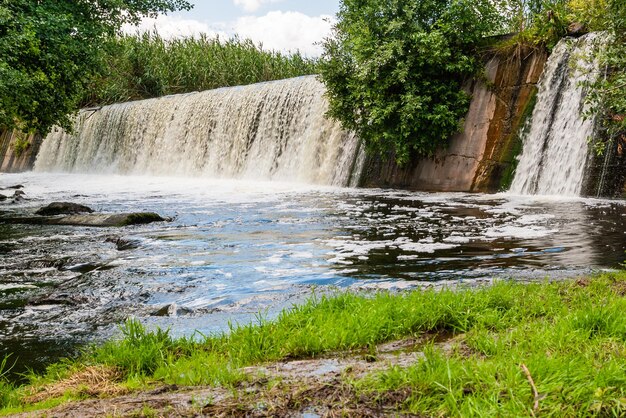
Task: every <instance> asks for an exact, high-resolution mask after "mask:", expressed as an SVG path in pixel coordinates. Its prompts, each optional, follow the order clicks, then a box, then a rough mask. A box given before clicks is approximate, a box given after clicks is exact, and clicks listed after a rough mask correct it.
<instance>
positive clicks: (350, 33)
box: [320, 0, 500, 163]
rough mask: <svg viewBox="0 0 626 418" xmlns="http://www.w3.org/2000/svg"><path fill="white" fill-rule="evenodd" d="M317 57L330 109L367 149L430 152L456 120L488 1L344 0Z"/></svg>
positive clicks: (404, 157)
mask: <svg viewBox="0 0 626 418" xmlns="http://www.w3.org/2000/svg"><path fill="white" fill-rule="evenodd" d="M337 17H338V21H337V23H336V25H335V27H334V34H333V36H332V37H330V38H328V39H326V40H325V41H324V50H325V52H324V55H323V59H322V62H321V63H320V72H321V78H322V80H323V82H324V83H325V84H326V87H327V91H328V93H327V95H328V98H329V102H330V106H329V111H328V115H329V116H331V117H333V118H335V119H337V120H339V121H341V122H342V124H343V125H344V127H346V128H348V129H351V130H354V131H355V132H356V133H357V134H358V135H359V136H360V137H361V139H362V140H363V141H364V142H365V144H366V145H367V147H368V149H369V150H370V151H374V152H378V153H381V154H383V155H387V153H389V152H394V153H395V158H396V160H397V161H398V162H399V163H405V162H407V161H408V159H409V156H410V155H411V153H418V154H421V155H432V154H433V153H434V151H435V150H436V149H437V148H438V147H440V146H442V145H445V144H446V143H447V141H448V139H449V138H450V136H451V135H452V134H453V133H455V132H457V131H458V130H459V129H460V127H461V121H462V118H463V116H464V115H465V114H466V113H467V110H468V106H469V100H470V97H469V95H468V94H467V93H466V92H465V91H463V88H462V87H463V83H464V82H465V81H466V80H468V79H470V78H471V77H473V76H474V75H476V73H477V71H478V70H479V69H480V68H481V67H482V66H481V64H480V59H479V58H478V53H477V51H478V48H479V45H480V44H481V42H483V38H484V36H485V35H487V34H491V33H494V32H496V31H497V29H498V28H499V23H498V22H499V21H500V19H499V18H498V14H497V10H496V8H495V6H494V5H493V3H492V2H491V1H490V0H386V1H383V0H343V1H342V3H341V6H340V11H339V13H338V16H337Z"/></svg>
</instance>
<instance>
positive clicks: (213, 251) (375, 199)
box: [0, 173, 626, 370]
mask: <svg viewBox="0 0 626 418" xmlns="http://www.w3.org/2000/svg"><path fill="white" fill-rule="evenodd" d="M18 183H19V184H22V185H24V191H25V192H26V197H27V200H25V201H23V202H20V203H17V204H10V203H0V216H1V217H7V216H14V215H16V214H20V215H24V214H29V213H32V212H33V211H34V210H35V209H36V208H39V207H41V206H43V205H45V204H47V203H49V202H52V201H72V202H77V203H82V204H85V205H88V206H90V207H92V208H93V209H95V210H97V211H100V212H123V211H154V212H157V213H159V214H161V215H163V216H167V217H171V218H172V220H171V221H170V222H166V223H157V224H151V225H144V226H134V227H126V228H119V229H117V228H116V229H107V228H86V227H70V226H63V227H61V226H23V225H3V224H1V223H0V353H4V354H6V353H14V357H13V360H12V361H16V360H17V365H16V369H15V370H23V369H24V368H25V367H30V368H34V369H38V368H40V367H42V366H43V365H45V364H47V363H49V362H50V361H53V360H56V359H58V358H59V357H63V356H66V355H68V354H72V353H74V352H75V350H76V348H77V347H79V346H81V345H82V344H86V343H90V342H94V341H101V340H102V339H105V338H109V337H110V336H111V335H114V334H115V333H116V332H117V330H118V324H119V323H121V322H122V321H123V320H124V319H125V318H128V317H131V316H132V317H137V318H139V319H140V320H141V321H142V322H144V323H146V324H148V325H150V326H160V327H165V328H166V327H171V332H172V333H173V334H174V335H177V336H179V335H192V334H193V333H194V331H199V332H201V333H203V334H205V335H206V334H210V333H215V332H221V331H226V330H228V326H229V325H228V324H229V322H230V323H238V322H239V323H248V322H249V321H254V320H257V318H258V316H259V315H261V316H265V317H268V318H272V317H274V316H275V315H276V314H277V313H278V312H279V311H280V310H282V309H284V308H288V307H289V306H291V305H292V304H294V303H298V302H301V301H302V300H304V299H305V298H307V297H310V295H311V294H312V293H313V292H316V293H326V292H332V291H335V290H336V289H340V290H344V289H350V290H364V289H390V290H392V291H395V290H399V291H400V290H403V289H407V288H415V287H428V286H457V285H459V284H462V285H463V284H464V285H476V284H481V283H488V282H490V281H491V280H492V279H494V278H500V279H513V280H546V279H548V278H549V279H560V278H564V277H572V276H577V275H583V274H588V273H590V272H592V271H597V270H601V269H614V268H617V267H619V266H620V264H621V263H622V262H623V261H624V259H625V258H626V255H625V251H626V203H625V202H624V201H623V200H622V201H610V200H595V199H582V198H567V199H566V198H559V197H549V196H548V197H546V196H544V197H541V196H514V195H507V194H498V195H481V194H462V193H450V194H446V193H418V192H408V191H401V190H380V189H353V188H337V187H320V186H308V185H300V184H289V183H280V182H250V181H234V180H208V179H199V178H195V179H194V178H177V177H149V176H117V175H78V174H48V173H24V174H2V175H0V187H8V186H11V185H15V184H18Z"/></svg>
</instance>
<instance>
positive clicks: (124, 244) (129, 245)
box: [105, 236, 140, 251]
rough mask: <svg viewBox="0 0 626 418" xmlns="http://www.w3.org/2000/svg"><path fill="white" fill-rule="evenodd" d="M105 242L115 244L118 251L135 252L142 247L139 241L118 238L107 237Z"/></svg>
mask: <svg viewBox="0 0 626 418" xmlns="http://www.w3.org/2000/svg"><path fill="white" fill-rule="evenodd" d="M105 242H111V243H113V244H115V248H116V249H117V250H118V251H126V250H133V249H135V248H139V245H140V242H139V240H134V239H130V238H124V237H117V236H113V237H107V239H106V240H105Z"/></svg>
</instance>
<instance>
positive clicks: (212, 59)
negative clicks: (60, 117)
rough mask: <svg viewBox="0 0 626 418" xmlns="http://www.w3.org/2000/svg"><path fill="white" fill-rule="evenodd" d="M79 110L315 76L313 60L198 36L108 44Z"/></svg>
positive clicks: (149, 35)
mask: <svg viewBox="0 0 626 418" xmlns="http://www.w3.org/2000/svg"><path fill="white" fill-rule="evenodd" d="M101 60H102V62H101V66H100V67H101V71H99V72H98V74H97V75H95V76H94V78H93V80H92V82H91V83H90V85H89V86H87V88H86V90H85V94H84V97H83V99H82V106H84V107H87V106H98V105H105V104H111V103H116V102H125V101H130V100H140V99H147V98H152V97H159V96H164V95H168V94H178V93H188V92H192V91H202V90H210V89H214V88H219V87H228V86H238V85H246V84H252V83H259V82H264V81H272V80H280V79H285V78H291V77H298V76H303V75H309V74H314V73H316V70H317V60H315V59H310V58H306V57H304V56H302V55H301V54H300V53H299V52H296V53H292V54H283V53H280V52H275V51H267V50H264V49H263V48H262V46H261V45H257V44H255V43H253V42H252V41H251V40H249V39H245V40H242V39H239V38H232V39H227V40H223V39H220V38H210V37H208V36H204V35H203V36H200V37H195V38H182V39H173V40H166V39H163V38H162V37H161V36H160V35H159V34H158V33H155V32H146V33H143V34H137V35H125V36H122V37H119V38H115V39H113V40H111V41H110V42H109V43H108V44H107V46H106V48H105V50H104V51H103V54H102V56H101Z"/></svg>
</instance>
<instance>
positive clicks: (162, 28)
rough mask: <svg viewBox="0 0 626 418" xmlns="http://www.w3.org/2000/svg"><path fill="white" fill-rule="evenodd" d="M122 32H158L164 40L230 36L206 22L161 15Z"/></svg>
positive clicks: (130, 26)
mask: <svg viewBox="0 0 626 418" xmlns="http://www.w3.org/2000/svg"><path fill="white" fill-rule="evenodd" d="M122 30H123V31H124V32H125V33H128V34H134V33H137V32H140V33H142V32H149V31H154V30H156V31H157V32H158V33H159V34H160V35H161V36H162V37H163V38H165V39H172V38H182V37H190V36H199V35H200V34H206V35H207V36H209V37H215V36H218V35H219V36H220V38H222V37H224V38H228V37H229V36H228V34H227V33H226V32H223V31H219V30H216V29H214V28H212V27H210V26H209V25H208V24H207V23H205V22H200V21H198V20H194V19H183V18H182V17H179V16H167V15H160V16H158V17H157V18H145V19H143V20H142V21H141V23H140V24H139V25H138V26H133V25H124V27H123V28H122Z"/></svg>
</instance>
